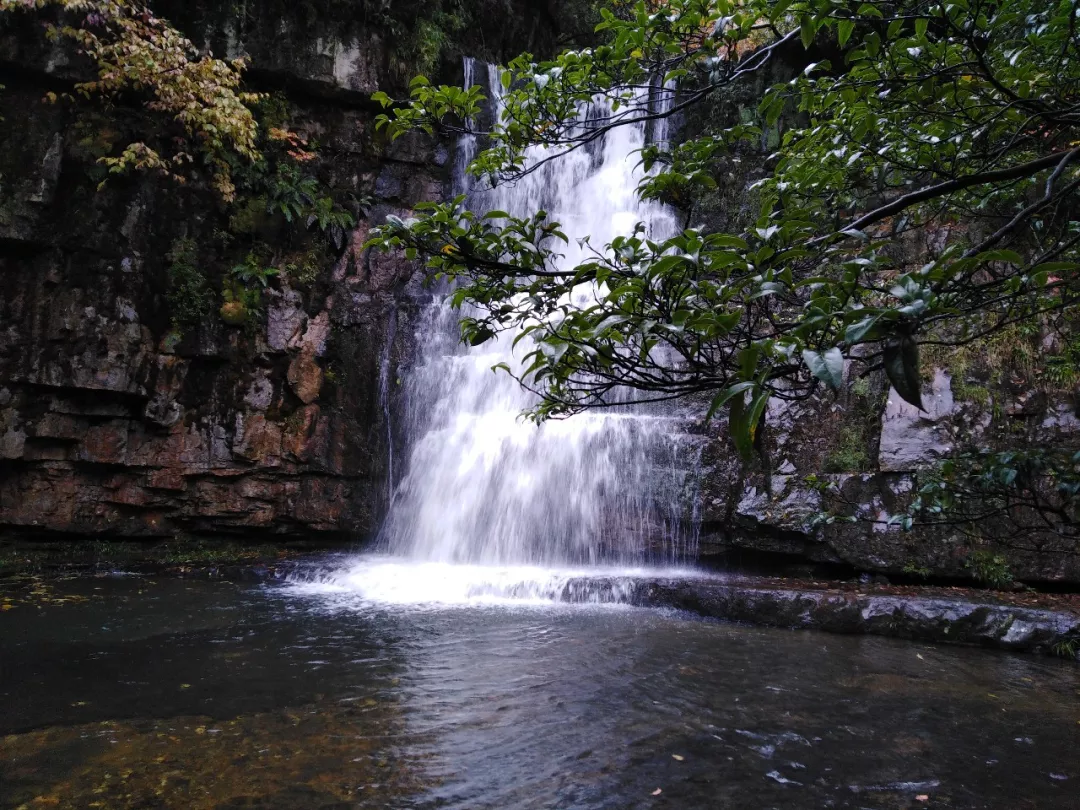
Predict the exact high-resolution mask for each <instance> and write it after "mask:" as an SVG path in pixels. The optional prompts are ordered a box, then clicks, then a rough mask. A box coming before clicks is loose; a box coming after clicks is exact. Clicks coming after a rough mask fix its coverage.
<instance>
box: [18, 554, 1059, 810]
mask: <svg viewBox="0 0 1080 810" xmlns="http://www.w3.org/2000/svg"><path fill="white" fill-rule="evenodd" d="M400 573H401V575H402V576H405V577H407V576H408V572H407V571H403V572H400ZM429 573H430V572H429ZM418 576H420V575H418ZM402 589H405V590H408V589H407V588H406V587H405V583H403V584H402V585H401V587H400V588H397V589H392V590H394V593H396V594H397V595H398V598H393V599H391V598H374V597H372V596H371V594H366V595H365V594H364V593H362V592H361V590H362V589H361V590H357V591H356V592H355V593H352V594H350V592H349V587H348V583H342V582H337V583H331V584H330V585H329V586H327V585H326V584H325V583H323V585H321V586H319V587H311V586H305V585H297V584H295V583H294V584H281V585H254V584H251V585H245V584H237V583H229V582H212V581H197V580H181V579H170V578H154V577H120V576H112V577H85V578H80V579H74V580H68V581H65V582H59V583H52V584H50V585H47V586H37V587H36V590H34V592H31V589H29V588H28V586H25V585H14V584H8V585H0V599H3V598H7V599H8V600H9V601H7V602H0V605H7V606H8V609H6V610H4V611H2V612H0V707H2V708H0V807H4V808H15V807H20V806H22V805H26V806H27V807H29V808H38V807H77V808H87V807H102V808H150V807H168V808H281V810H286V809H288V810H293V809H296V810H306V808H337V809H344V808H462V809H465V808H469V810H473V809H475V808H492V810H495V809H498V810H508V809H509V808H560V810H562V808H598V809H599V808H611V809H612V810H615V808H619V809H620V810H621V809H622V808H664V807H670V808H714V807H732V808H772V807H777V808H804V807H805V808H820V807H838V808H839V807H845V808H894V807H956V808H984V807H989V808H997V807H1002V808H1023V807H1037V808H1076V807H1078V806H1080V668H1078V667H1077V666H1076V665H1075V664H1070V663H1067V662H1063V661H1058V660H1054V659H1041V658H1034V657H1021V656H1010V655H1007V654H1002V653H996V652H989V651H982V650H974V649H962V648H948V647H930V646H926V645H920V644H910V643H903V642H898V641H894V640H889V639H881V638H870V637H844V636H830V635H824V634H816V633H810V632H789V631H782V630H768V629H760V628H753V627H742V626H735V625H730V624H722V623H714V622H706V621H700V620H695V619H693V618H691V617H689V616H686V615H682V614H678V613H667V612H658V611H649V610H642V609H636V608H629V607H623V606H614V605H561V606H560V605H557V604H552V603H546V602H544V601H543V600H542V599H538V598H536V595H535V594H531V595H530V598H525V599H521V600H520V602H515V601H514V600H513V599H511V598H500V599H498V600H494V601H492V600H490V599H481V600H479V601H478V602H477V601H468V600H465V601H463V602H462V603H457V604H455V603H452V602H453V600H449V602H447V601H445V600H443V601H441V600H439V599H427V600H423V599H417V598H415V596H414V597H413V598H404V597H402V596H401V593H402ZM423 591H424V589H420V592H421V595H422V592H423ZM459 601H460V600H459Z"/></svg>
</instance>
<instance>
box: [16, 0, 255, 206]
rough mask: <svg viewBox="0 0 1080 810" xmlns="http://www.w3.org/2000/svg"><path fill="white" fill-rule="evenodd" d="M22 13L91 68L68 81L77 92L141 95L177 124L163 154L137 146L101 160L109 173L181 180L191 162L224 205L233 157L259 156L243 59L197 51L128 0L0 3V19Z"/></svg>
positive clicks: (252, 98) (229, 190)
mask: <svg viewBox="0 0 1080 810" xmlns="http://www.w3.org/2000/svg"><path fill="white" fill-rule="evenodd" d="M27 12H36V13H37V14H39V15H41V17H40V18H41V19H42V20H43V21H44V24H45V30H46V33H47V35H48V36H49V37H50V38H51V39H53V40H57V41H66V42H70V43H72V44H74V45H75V46H76V47H77V48H78V49H79V50H80V51H81V52H82V53H83V54H85V55H86V57H87V58H88V59H89V60H90V61H91V63H92V64H93V66H94V68H95V69H96V71H97V78H96V79H93V80H90V81H85V82H79V83H78V84H76V86H75V89H76V91H77V92H78V93H79V94H80V95H82V96H84V97H87V98H90V97H96V98H104V99H109V100H114V99H118V98H121V97H123V96H125V95H127V96H129V97H135V98H138V97H140V96H145V97H148V98H147V99H146V100H145V102H144V103H145V107H146V108H147V109H148V110H150V111H151V112H152V113H154V114H155V115H161V116H165V117H166V119H171V120H172V121H173V122H175V123H176V124H177V125H179V130H180V135H179V137H177V138H174V139H172V141H171V143H170V144H169V147H168V149H165V148H164V147H160V146H159V147H157V148H155V147H154V146H151V145H150V144H147V143H145V142H143V141H139V142H135V143H131V144H128V145H127V146H126V147H125V148H124V150H123V151H122V152H121V154H119V155H114V156H106V157H104V158H102V162H103V163H104V164H105V165H107V166H108V167H109V169H110V171H112V172H113V173H122V172H126V171H129V170H133V169H139V170H150V171H157V172H161V173H163V174H165V175H167V176H170V177H172V178H174V179H177V180H179V181H181V182H183V181H184V180H185V179H186V178H187V176H188V174H189V167H190V166H191V165H192V164H196V165H198V164H197V163H196V161H197V159H198V163H201V164H202V166H203V167H205V168H206V169H207V171H208V173H209V175H210V177H211V180H212V184H213V186H214V188H215V190H216V191H217V192H218V193H219V194H220V195H221V197H222V198H224V199H225V200H232V198H233V196H234V194H235V186H234V183H233V179H232V172H233V166H234V164H235V163H236V160H237V159H239V160H241V161H246V162H249V163H250V162H254V161H256V160H258V159H259V157H260V154H259V150H258V147H257V139H258V135H259V127H258V124H257V122H256V120H255V117H254V115H253V113H252V109H251V106H252V105H253V104H254V103H255V102H256V101H258V99H259V96H258V95H257V94H255V93H249V92H244V91H242V90H241V89H240V86H241V81H242V78H243V70H244V67H245V65H246V62H245V60H243V59H234V60H229V61H225V60H221V59H215V58H214V57H213V55H211V54H208V53H200V51H199V49H198V48H196V47H195V45H194V44H193V43H192V42H191V41H190V40H189V39H187V38H186V37H185V36H183V34H181V33H180V32H179V31H177V30H176V29H175V28H174V27H173V26H172V25H170V24H169V23H168V21H166V20H164V19H162V18H161V17H158V16H157V15H155V14H154V13H153V12H152V11H151V10H150V9H149V8H147V7H146V6H145V5H143V4H142V3H139V2H130V0H0V14H13V15H14V14H22V13H27ZM50 15H52V16H50ZM53 97H54V98H55V94H53Z"/></svg>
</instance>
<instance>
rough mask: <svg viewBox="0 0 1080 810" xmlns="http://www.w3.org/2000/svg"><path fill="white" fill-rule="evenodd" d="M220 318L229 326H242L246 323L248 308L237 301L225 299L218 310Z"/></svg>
mask: <svg viewBox="0 0 1080 810" xmlns="http://www.w3.org/2000/svg"><path fill="white" fill-rule="evenodd" d="M218 313H219V314H220V315H221V320H223V321H225V323H227V324H228V325H229V326H243V325H244V324H245V323H247V317H248V308H247V307H246V306H244V305H243V304H242V303H241V302H239V301H226V302H225V303H224V304H222V305H221V309H220V310H218Z"/></svg>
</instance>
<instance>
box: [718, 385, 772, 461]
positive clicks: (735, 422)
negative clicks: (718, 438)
mask: <svg viewBox="0 0 1080 810" xmlns="http://www.w3.org/2000/svg"><path fill="white" fill-rule="evenodd" d="M769 396H770V392H769V391H766V390H764V389H761V390H759V391H758V392H757V393H756V394H755V395H754V398H753V399H752V400H751V402H750V405H749V406H747V405H746V400H745V399H744V398H743V397H738V398H736V399H735V401H734V402H732V403H731V418H730V419H729V420H728V430H729V432H730V433H731V440H732V441H733V442H734V443H735V449H736V450H737V451H738V452H739V457H740V458H742V460H743V461H749V460H750V459H751V458H752V457H753V455H754V439H755V438H756V437H757V430H758V425H759V424H760V422H761V419H762V416H763V415H764V413H765V406H766V405H767V404H768V402H769Z"/></svg>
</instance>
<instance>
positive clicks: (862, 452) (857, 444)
mask: <svg viewBox="0 0 1080 810" xmlns="http://www.w3.org/2000/svg"><path fill="white" fill-rule="evenodd" d="M868 447H869V436H867V431H866V430H865V429H864V428H863V426H862V425H844V426H843V427H842V428H841V429H840V433H839V435H838V437H837V441H836V444H835V445H834V447H833V449H832V452H830V453H829V454H828V455H827V456H826V457H825V472H831V473H841V472H859V471H862V470H866V469H867V468H869V466H870V452H869V449H868Z"/></svg>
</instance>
